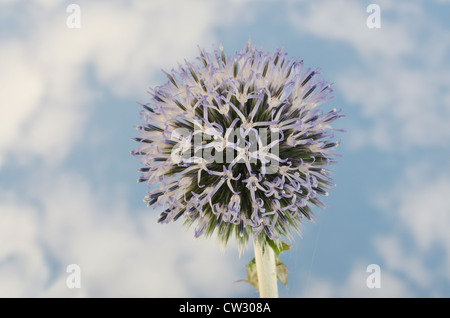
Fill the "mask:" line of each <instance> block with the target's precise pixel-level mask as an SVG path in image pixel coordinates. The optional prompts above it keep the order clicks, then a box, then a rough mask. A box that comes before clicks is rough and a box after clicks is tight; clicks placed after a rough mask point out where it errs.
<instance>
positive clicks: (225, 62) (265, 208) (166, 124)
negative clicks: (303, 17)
mask: <svg viewBox="0 0 450 318" xmlns="http://www.w3.org/2000/svg"><path fill="white" fill-rule="evenodd" d="M319 71H320V70H319V69H315V70H311V69H305V68H304V66H303V61H300V60H298V59H293V58H290V59H288V57H287V53H286V52H285V51H283V50H281V49H279V50H277V51H276V52H275V53H272V54H271V53H264V52H262V51H260V50H258V49H256V48H255V47H254V46H251V45H250V44H249V43H247V45H246V47H245V48H244V49H243V50H241V51H239V52H236V53H235V54H234V56H228V57H226V55H225V54H224V51H223V48H222V47H220V48H219V51H217V50H215V51H214V52H213V54H209V53H207V52H206V51H204V50H202V49H200V56H199V57H198V60H197V61H196V62H194V63H190V62H185V65H183V66H181V65H180V66H179V67H178V69H177V70H172V71H171V72H169V73H166V72H164V73H165V74H166V76H167V78H168V81H167V83H166V84H164V85H162V86H159V87H156V88H154V89H152V90H151V91H150V95H151V100H150V102H149V103H147V104H143V105H142V106H143V110H142V111H141V120H142V125H141V126H138V127H137V129H138V138H134V139H135V140H136V141H137V142H139V147H138V148H137V149H136V150H134V151H132V154H133V155H135V156H137V157H139V158H140V161H141V163H142V165H143V166H144V167H143V168H141V169H139V171H140V172H141V176H140V178H139V180H138V182H146V183H147V185H148V187H149V193H148V195H147V196H146V197H145V199H144V201H145V202H148V206H153V207H160V208H162V210H163V212H162V213H161V214H160V215H159V219H158V222H159V223H168V222H171V221H176V220H178V219H183V220H184V222H185V224H187V225H195V237H200V236H202V235H204V236H210V235H212V234H213V233H217V236H218V238H219V240H220V241H221V242H222V243H224V244H226V243H227V241H228V240H229V238H230V237H231V236H232V235H235V236H236V238H237V241H238V243H239V246H240V247H243V246H245V245H246V243H247V242H248V239H249V237H251V236H253V237H255V238H257V239H258V240H259V241H260V242H262V243H264V242H266V241H267V240H271V241H279V240H278V238H280V237H281V236H291V235H292V232H293V231H296V232H299V231H300V228H299V225H300V224H301V222H302V220H304V219H308V220H311V219H312V218H313V217H314V216H313V212H312V209H311V207H312V206H318V207H322V206H323V203H322V201H321V199H320V196H323V195H327V189H328V188H329V187H330V186H331V185H333V182H332V179H331V178H330V176H329V170H328V169H327V167H328V165H330V164H332V163H334V160H333V157H334V156H336V154H335V153H334V152H333V150H334V148H335V147H336V146H337V145H338V143H337V142H335V141H332V140H331V139H332V138H333V137H334V131H335V130H334V129H332V127H331V126H330V124H331V123H332V122H333V121H334V120H336V119H338V118H340V117H342V115H340V111H337V110H336V109H333V110H331V111H329V112H323V111H321V110H320V109H318V108H317V106H318V105H320V104H322V103H324V102H326V101H328V100H330V99H331V98H332V97H333V96H332V89H331V87H330V85H329V84H328V83H327V82H325V81H324V80H322V79H318V74H319Z"/></svg>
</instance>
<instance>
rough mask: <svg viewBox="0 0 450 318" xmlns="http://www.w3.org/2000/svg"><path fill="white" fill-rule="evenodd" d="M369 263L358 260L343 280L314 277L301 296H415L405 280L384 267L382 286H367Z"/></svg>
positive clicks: (381, 277) (381, 278)
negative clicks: (336, 280)
mask: <svg viewBox="0 0 450 318" xmlns="http://www.w3.org/2000/svg"><path fill="white" fill-rule="evenodd" d="M368 265H369V263H367V264H364V263H363V262H356V263H355V265H354V266H353V267H352V268H351V269H350V271H349V274H348V276H347V277H346V279H345V280H344V281H343V282H335V281H329V280H326V279H323V278H318V277H313V278H312V279H311V284H310V286H308V288H307V289H305V290H303V291H302V292H301V294H300V297H314V298H331V297H345V298H379V297H382V298H399V297H400V298H404V297H413V296H414V295H413V294H412V293H411V291H410V290H409V289H408V285H407V283H406V282H405V281H404V280H401V279H399V278H398V277H397V276H396V275H393V274H392V273H391V272H390V271H388V270H385V269H383V267H381V274H380V288H369V287H367V283H366V282H367V278H368V277H369V275H371V273H370V272H369V273H368V272H367V271H366V270H367V266H368Z"/></svg>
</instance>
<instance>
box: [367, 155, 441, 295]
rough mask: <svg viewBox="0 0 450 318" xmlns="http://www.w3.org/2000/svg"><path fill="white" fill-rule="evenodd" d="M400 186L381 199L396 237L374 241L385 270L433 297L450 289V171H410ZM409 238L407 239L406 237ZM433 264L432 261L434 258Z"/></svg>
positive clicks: (421, 168)
mask: <svg viewBox="0 0 450 318" xmlns="http://www.w3.org/2000/svg"><path fill="white" fill-rule="evenodd" d="M405 171H406V172H405V175H404V176H402V177H401V178H400V179H399V181H398V184H397V185H396V186H395V187H394V188H392V189H388V191H387V192H386V193H382V194H380V195H379V196H378V197H377V204H378V206H379V207H380V208H381V209H382V210H384V211H385V212H386V215H387V216H388V217H389V219H390V222H392V224H393V228H394V230H395V232H393V233H391V234H386V235H381V236H379V237H377V238H376V239H375V240H374V244H375V247H376V249H377V252H378V254H379V255H380V256H381V257H382V258H383V260H384V262H385V264H386V265H387V266H388V267H389V268H390V269H391V270H393V271H396V272H397V273H398V274H400V273H401V274H402V275H404V276H406V277H408V279H409V280H410V281H411V282H413V283H414V284H416V285H418V286H420V287H421V288H423V290H426V291H428V292H430V293H439V289H438V290H433V286H434V284H436V283H438V282H439V283H440V284H442V283H445V282H446V283H447V284H448V283H450V271H449V268H450V232H449V231H448V225H449V224H450V201H449V200H448V193H450V177H449V174H448V171H447V170H446V168H442V169H440V170H438V171H436V170H435V169H434V165H431V164H427V163H421V164H414V165H408V166H407V167H406V168H405ZM405 234H406V235H405ZM432 255H434V256H433V257H432V259H431V260H430V256H432Z"/></svg>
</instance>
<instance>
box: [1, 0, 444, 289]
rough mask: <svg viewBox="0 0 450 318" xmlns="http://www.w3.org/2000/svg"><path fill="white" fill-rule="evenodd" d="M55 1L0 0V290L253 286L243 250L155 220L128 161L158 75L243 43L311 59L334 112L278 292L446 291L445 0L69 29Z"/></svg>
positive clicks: (169, 17) (113, 12)
mask: <svg viewBox="0 0 450 318" xmlns="http://www.w3.org/2000/svg"><path fill="white" fill-rule="evenodd" d="M70 3H71V2H65V1H51V0H48V1H44V0H40V1H37V0H36V1H20V0H18V1H12V0H1V1H0V7H1V9H0V69H1V70H2V71H1V75H0V87H1V89H0V100H1V101H2V102H1V106H0V107H1V116H0V296H2V297H5V296H13V297H54V296H56V297H115V296H127V297H132V296H137V297H205V296H213V297H255V296H256V295H255V293H254V290H253V288H252V287H251V286H250V285H247V284H245V283H234V282H235V281H237V280H239V279H242V278H245V264H246V263H248V262H249V261H250V259H251V258H252V257H253V251H252V248H251V247H249V248H248V249H246V250H245V251H244V253H243V254H242V255H239V253H238V250H237V246H236V244H234V243H231V244H229V246H228V247H227V249H226V250H225V251H222V250H220V248H219V245H218V243H217V242H216V241H215V240H214V239H212V240H209V241H208V240H201V239H200V240H195V241H194V240H192V237H193V232H192V231H191V230H187V231H186V230H185V228H183V227H182V226H181V224H177V223H172V224H170V225H158V224H156V219H157V214H158V212H157V211H153V210H152V209H147V208H146V207H145V204H144V203H142V199H143V197H144V196H145V194H146V188H145V186H144V185H143V184H136V179H137V177H138V173H137V172H136V169H137V168H138V167H139V162H138V161H137V160H136V159H135V158H133V157H132V156H130V155H129V151H130V150H132V149H133V148H134V147H135V146H136V145H135V144H134V143H133V141H131V138H132V137H134V136H135V135H136V131H135V130H134V128H133V127H134V126H135V125H137V124H139V116H138V112H139V110H140V109H139V106H138V105H137V104H136V102H146V101H147V100H148V95H147V94H146V90H147V89H148V88H149V87H152V86H156V85H160V84H162V82H163V81H165V80H166V79H165V77H164V75H163V74H162V73H161V71H160V69H161V68H163V69H167V70H170V69H171V68H172V67H176V65H177V63H182V62H183V61H184V59H187V60H192V59H193V58H195V56H196V54H197V45H198V46H200V47H203V48H205V49H207V50H211V49H212V48H213V47H214V48H217V47H218V45H219V44H223V46H224V49H225V51H226V52H228V54H233V53H234V52H235V51H237V50H240V49H241V48H242V47H243V46H244V45H245V43H246V42H247V41H248V40H249V39H250V40H251V41H252V43H253V44H255V45H256V46H257V47H260V48H263V49H264V50H267V51H274V50H275V49H276V48H278V47H284V48H286V49H287V51H288V53H289V56H292V57H294V56H295V57H301V58H302V59H304V61H305V64H306V65H307V66H309V67H313V68H315V67H320V68H322V72H321V75H322V77H323V78H324V79H326V80H328V81H329V82H333V83H334V90H335V95H336V98H335V99H334V100H333V101H331V102H328V103H327V104H324V105H323V106H322V107H323V108H324V109H332V108H334V107H336V108H342V110H343V113H344V114H345V115H346V117H345V118H344V119H342V120H340V121H338V122H336V124H335V126H338V128H343V129H346V130H347V132H346V133H344V134H339V136H338V137H339V138H340V139H341V140H342V144H341V146H340V148H339V153H340V154H341V155H342V157H341V158H340V159H339V164H338V165H336V166H335V167H333V169H334V174H333V176H334V180H335V182H336V184H337V187H336V188H335V189H333V190H332V191H330V196H329V197H327V198H326V200H325V201H326V204H327V208H326V209H324V210H320V211H319V210H316V211H315V212H316V215H317V222H316V223H304V225H303V227H302V237H296V238H295V242H292V243H293V244H294V245H293V248H292V250H290V251H289V252H286V253H285V255H282V260H283V261H284V262H285V263H286V265H287V266H288V268H289V270H290V276H289V283H288V287H287V288H285V287H284V286H281V285H280V286H279V288H280V296H282V297H449V296H450V231H449V230H448V227H449V226H450V199H449V197H448V194H449V193H450V168H449V163H450V151H449V148H448V145H449V144H450V125H449V122H450V89H449V87H450V74H449V72H448V70H449V69H450V22H449V20H448V16H449V14H450V2H449V1H445V0H440V1H437V0H436V1H426V2H425V1H395V3H394V2H392V1H356V0H355V1H352V0H342V1H325V0H320V1H314V2H313V1H285V2H280V1H251V0H243V1H238V0H234V1H206V0H205V1H197V0H195V1H189V5H188V4H187V1H181V0H179V1H137V0H136V1H77V2H76V3H77V4H78V5H79V6H80V9H81V11H80V12H81V28H79V29H70V28H68V27H67V24H66V20H67V18H68V16H69V13H67V12H66V8H67V6H68V5H69V4H70ZM370 3H375V4H378V5H379V7H380V9H381V28H379V29H370V28H368V27H367V25H366V19H367V17H368V16H369V13H367V12H366V8H367V6H368V5H369V4H370ZM69 264H78V265H79V266H80V268H81V288H75V289H70V288H68V287H67V285H66V279H67V277H68V273H67V272H66V268H67V266H68V265H69ZM370 264H378V265H379V266H380V269H381V288H375V289H370V288H368V287H367V285H366V279H367V277H368V275H369V273H367V272H366V269H367V266H368V265H370Z"/></svg>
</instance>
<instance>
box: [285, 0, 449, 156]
mask: <svg viewBox="0 0 450 318" xmlns="http://www.w3.org/2000/svg"><path fill="white" fill-rule="evenodd" d="M378 4H379V5H380V8H381V21H382V22H381V28H380V29H369V28H368V27H367V26H366V18H367V17H368V15H369V13H367V12H366V7H364V5H363V4H362V3H360V2H358V1H350V0H349V1H320V2H318V3H314V5H311V8H310V9H308V8H303V7H302V10H291V11H290V13H289V21H290V22H291V24H292V25H293V26H294V27H296V28H297V30H298V32H300V33H303V34H313V35H315V36H318V37H321V38H324V39H326V40H328V41H336V42H337V43H343V44H345V45H347V46H348V47H349V48H351V49H353V50H354V51H355V52H356V53H357V56H358V59H356V60H355V63H354V64H353V65H351V66H348V67H345V69H343V70H342V73H341V74H338V76H337V79H336V85H337V88H338V90H339V92H340V93H341V94H343V96H344V97H345V98H346V99H347V100H348V101H349V102H351V103H353V104H354V105H356V106H357V107H360V113H361V115H362V116H363V117H365V118H366V119H368V120H370V121H371V123H370V124H369V125H366V126H365V127H360V128H357V131H358V132H359V131H360V130H364V131H363V132H362V134H363V137H361V138H353V139H350V141H351V142H354V145H353V146H356V147H358V146H363V145H369V146H371V145H373V146H376V147H377V148H380V149H383V150H397V151H398V150H399V149H410V148H411V147H416V146H419V147H436V146H437V147H441V146H443V145H446V144H448V143H449V142H450V128H449V127H450V126H449V125H447V122H448V120H450V112H449V109H450V107H449V94H448V92H447V91H448V90H447V87H448V86H449V85H450V76H449V75H448V72H446V70H447V69H448V53H449V52H450V41H449V40H448V39H450V33H449V31H448V30H447V29H446V28H445V27H444V26H442V25H440V24H438V22H437V21H435V20H434V19H433V17H431V16H427V15H426V14H425V13H424V10H422V7H421V4H420V3H417V2H415V3H407V2H402V3H395V4H393V3H392V2H387V1H381V2H378ZM303 9H304V10H303ZM344 70H345V71H344ZM363 138H364V140H365V142H364V143H363V142H361V139H363Z"/></svg>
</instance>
